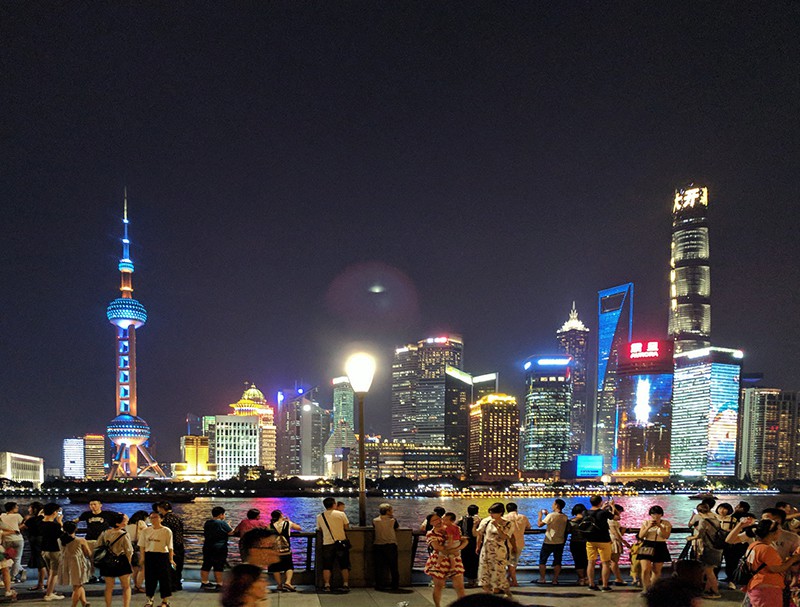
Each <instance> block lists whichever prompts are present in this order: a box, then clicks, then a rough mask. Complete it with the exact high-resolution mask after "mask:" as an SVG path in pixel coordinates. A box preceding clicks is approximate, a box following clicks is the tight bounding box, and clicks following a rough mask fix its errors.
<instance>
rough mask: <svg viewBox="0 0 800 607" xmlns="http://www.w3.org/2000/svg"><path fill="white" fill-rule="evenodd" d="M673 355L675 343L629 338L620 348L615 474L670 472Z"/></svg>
mask: <svg viewBox="0 0 800 607" xmlns="http://www.w3.org/2000/svg"><path fill="white" fill-rule="evenodd" d="M672 355H673V351H672V342H670V341H653V340H650V341H635V342H631V343H630V344H627V346H626V348H625V349H624V350H623V352H622V353H621V356H620V362H619V367H618V368H617V382H618V384H617V393H618V399H617V400H618V404H619V406H618V410H619V414H618V416H617V417H618V422H619V428H618V429H617V433H616V434H617V466H616V468H615V469H614V472H615V474H617V475H620V474H621V473H623V474H624V473H629V474H630V475H632V476H636V477H637V478H638V477H647V478H666V477H668V476H669V461H670V458H669V450H670V430H671V428H672V419H671V417H672V376H673V359H672Z"/></svg>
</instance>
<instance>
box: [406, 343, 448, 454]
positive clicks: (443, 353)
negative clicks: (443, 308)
mask: <svg viewBox="0 0 800 607" xmlns="http://www.w3.org/2000/svg"><path fill="white" fill-rule="evenodd" d="M463 350H464V344H463V342H462V340H461V337H460V336H458V335H450V336H445V337H429V338H427V339H423V340H421V341H419V342H417V344H416V345H415V344H409V345H407V346H405V347H402V348H397V349H396V350H395V357H394V361H393V363H392V438H393V439H394V440H405V441H407V442H413V443H416V444H420V445H444V409H445V406H444V401H445V395H444V393H445V369H446V367H447V366H448V365H449V366H451V367H455V368H457V369H460V368H462V364H461V363H462V355H463Z"/></svg>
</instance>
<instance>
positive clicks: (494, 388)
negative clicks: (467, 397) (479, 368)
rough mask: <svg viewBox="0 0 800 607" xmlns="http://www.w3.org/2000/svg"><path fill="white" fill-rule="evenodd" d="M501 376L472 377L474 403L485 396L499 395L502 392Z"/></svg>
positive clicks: (495, 374)
mask: <svg viewBox="0 0 800 607" xmlns="http://www.w3.org/2000/svg"><path fill="white" fill-rule="evenodd" d="M499 381H500V374H499V373H484V374H482V375H473V376H472V401H473V402H477V401H479V400H480V399H482V398H483V397H484V396H489V395H490V394H497V393H498V392H499V391H500V385H499V383H498V382H499Z"/></svg>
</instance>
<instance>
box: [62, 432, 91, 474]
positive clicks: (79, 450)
mask: <svg viewBox="0 0 800 607" xmlns="http://www.w3.org/2000/svg"><path fill="white" fill-rule="evenodd" d="M63 456H64V466H63V468H62V469H61V475H62V476H63V477H64V478H77V479H83V475H84V473H85V472H86V464H85V462H84V459H83V439H82V438H65V439H64V447H63Z"/></svg>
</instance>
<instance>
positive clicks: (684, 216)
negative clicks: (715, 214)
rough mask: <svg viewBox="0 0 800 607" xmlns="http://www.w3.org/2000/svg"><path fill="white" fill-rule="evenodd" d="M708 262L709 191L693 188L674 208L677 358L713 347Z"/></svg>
mask: <svg viewBox="0 0 800 607" xmlns="http://www.w3.org/2000/svg"><path fill="white" fill-rule="evenodd" d="M708 260H709V246H708V188H706V187H703V186H696V185H695V184H690V185H688V186H686V187H685V188H682V189H679V190H676V192H675V199H674V203H673V206H672V244H671V248H670V261H669V263H670V270H669V329H668V332H669V336H670V338H671V339H673V340H675V353H676V354H680V353H681V352H688V351H690V350H697V349H699V348H705V347H708V346H710V345H711V269H710V267H709V263H708Z"/></svg>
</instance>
